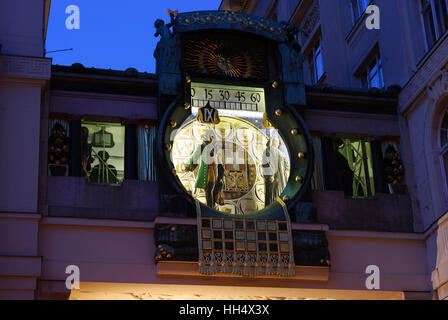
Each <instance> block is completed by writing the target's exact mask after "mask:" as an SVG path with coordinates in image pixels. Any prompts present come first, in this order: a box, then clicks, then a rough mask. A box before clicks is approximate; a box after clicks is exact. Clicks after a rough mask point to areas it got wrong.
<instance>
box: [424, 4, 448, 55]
mask: <svg viewBox="0 0 448 320" xmlns="http://www.w3.org/2000/svg"><path fill="white" fill-rule="evenodd" d="M447 8H448V0H421V14H422V20H423V26H424V28H425V36H426V42H427V45H428V48H431V47H432V46H433V44H434V42H436V41H437V40H438V39H439V38H440V37H441V36H442V35H443V34H444V33H445V31H446V30H447V28H448V10H447Z"/></svg>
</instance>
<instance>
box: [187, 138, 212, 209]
mask: <svg viewBox="0 0 448 320" xmlns="http://www.w3.org/2000/svg"><path fill="white" fill-rule="evenodd" d="M202 141H203V143H202V144H201V145H200V146H198V147H197V148H196V150H195V152H194V153H193V156H192V157H191V158H190V160H189V161H188V163H186V164H184V169H185V170H186V171H193V170H195V169H196V167H197V166H198V165H199V170H198V176H197V179H196V183H195V188H199V189H204V190H205V197H206V200H207V206H209V207H211V208H214V206H215V202H216V199H215V197H216V192H214V191H215V190H214V189H215V187H216V184H217V181H218V161H217V156H216V154H217V152H216V143H215V135H214V132H213V131H212V130H209V131H207V132H205V133H204V135H203V136H202Z"/></svg>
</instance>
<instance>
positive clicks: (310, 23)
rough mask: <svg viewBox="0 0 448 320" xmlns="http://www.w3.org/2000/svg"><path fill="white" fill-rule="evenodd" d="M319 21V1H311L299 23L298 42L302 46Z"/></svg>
mask: <svg viewBox="0 0 448 320" xmlns="http://www.w3.org/2000/svg"><path fill="white" fill-rule="evenodd" d="M319 22H320V10H319V1H313V3H312V4H311V6H310V8H309V9H308V10H307V12H306V14H305V16H304V18H303V20H302V23H301V24H300V44H301V45H302V46H304V45H305V44H306V43H308V40H309V39H310V38H311V36H312V35H313V34H314V31H315V30H316V26H317V25H318V24H319Z"/></svg>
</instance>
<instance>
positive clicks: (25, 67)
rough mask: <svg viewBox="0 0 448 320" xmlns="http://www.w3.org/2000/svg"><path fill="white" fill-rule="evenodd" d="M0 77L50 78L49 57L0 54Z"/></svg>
mask: <svg viewBox="0 0 448 320" xmlns="http://www.w3.org/2000/svg"><path fill="white" fill-rule="evenodd" d="M0 77H15V78H32V79H42V80H50V78H51V59H47V58H36V57H19V56H9V55H0Z"/></svg>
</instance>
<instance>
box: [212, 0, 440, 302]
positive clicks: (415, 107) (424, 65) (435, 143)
mask: <svg viewBox="0 0 448 320" xmlns="http://www.w3.org/2000/svg"><path fill="white" fill-rule="evenodd" d="M368 5H376V6H378V8H379V9H380V16H379V17H380V29H379V30H368V29H367V28H366V26H365V21H366V18H367V17H368V16H369V14H367V13H366V12H365V9H366V8H367V6H368ZM221 8H226V9H227V8H228V9H230V8H233V9H234V10H238V11H244V12H247V13H252V14H256V15H260V16H264V17H269V18H274V19H278V20H279V21H280V20H284V21H289V22H292V23H294V24H296V25H298V26H300V27H301V30H302V32H301V36H299V39H298V40H299V43H300V44H301V46H302V52H303V53H304V55H305V56H306V57H308V58H307V59H306V62H305V68H304V72H305V80H306V81H307V83H310V84H314V83H317V84H331V85H337V86H342V87H361V88H375V87H376V88H383V87H388V86H392V85H398V86H400V87H402V88H403V89H402V92H401V94H400V97H399V105H400V107H399V110H398V111H399V112H398V117H399V126H400V137H401V153H402V159H403V163H404V166H405V168H406V184H407V186H408V190H409V194H410V196H411V201H412V212H413V218H414V231H415V232H421V233H423V234H425V235H426V236H425V237H426V239H427V252H428V253H427V255H428V266H427V267H428V272H429V273H432V272H433V271H434V272H433V273H432V274H433V278H432V283H433V288H434V290H436V291H437V290H438V291H439V296H440V298H445V297H446V279H447V278H446V275H443V276H441V274H445V272H444V271H443V270H446V269H447V266H446V262H445V261H446V258H445V257H446V225H445V224H444V221H445V220H446V212H447V208H448V205H447V200H448V196H447V195H448V191H447V178H446V177H447V173H446V172H447V167H446V158H444V155H445V153H444V146H445V135H444V132H445V131H444V130H445V129H444V128H445V125H444V124H443V121H444V120H443V119H444V117H445V112H446V108H447V106H446V101H445V99H446V93H447V91H446V76H445V74H446V66H447V62H448V61H447V55H446V37H447V32H446V31H447V21H448V11H447V3H446V1H444V0H440V1H439V0H431V1H417V0H416V1H400V0H397V1H381V0H375V1H363V0H353V1H350V0H347V1H344V0H340V1H339V0H338V1H326V0H320V1H307V0H303V1H240V2H239V3H236V2H232V1H223V2H222V3H221ZM444 284H445V287H443V285H444Z"/></svg>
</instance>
